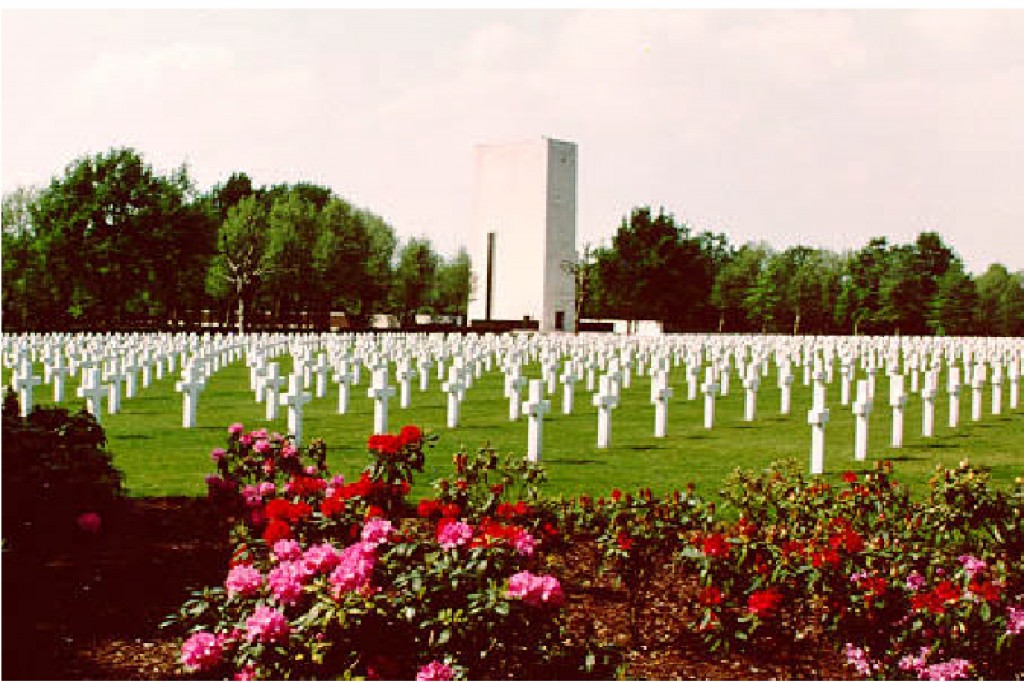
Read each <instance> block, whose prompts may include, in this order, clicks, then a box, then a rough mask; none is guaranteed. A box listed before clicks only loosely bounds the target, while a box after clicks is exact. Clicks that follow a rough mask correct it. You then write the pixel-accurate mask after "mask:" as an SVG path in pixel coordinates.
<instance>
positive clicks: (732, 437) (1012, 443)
mask: <svg viewBox="0 0 1024 682" xmlns="http://www.w3.org/2000/svg"><path fill="white" fill-rule="evenodd" d="M276 361H278V362H280V363H281V369H282V374H285V373H287V372H288V371H290V368H291V367H290V366H291V360H290V357H289V356H287V355H284V356H280V357H278V358H276ZM36 372H37V373H38V374H40V376H41V375H42V367H41V365H37V366H36ZM524 373H525V374H526V375H527V376H528V377H529V378H539V377H540V368H539V366H537V365H534V366H530V367H528V368H526V371H525V372H524ZM432 374H433V372H432ZM177 375H178V373H177V372H175V373H174V375H165V376H164V378H163V379H162V380H160V381H156V380H155V375H154V381H153V383H152V384H151V385H150V386H149V387H148V388H145V389H141V376H140V380H139V385H140V392H139V394H138V395H137V396H136V397H135V398H133V399H131V400H124V399H122V405H121V407H122V410H121V412H120V413H119V414H116V415H108V414H106V413H104V414H103V415H102V423H103V427H104V428H105V429H106V432H107V438H108V445H107V447H108V450H110V451H111V452H112V453H113V454H114V459H115V464H116V465H117V466H118V467H120V468H121V469H122V470H123V471H124V473H125V476H126V483H127V486H128V489H129V492H130V494H131V495H133V496H163V495H200V494H203V493H204V492H205V484H204V482H203V477H204V475H205V474H206V473H210V472H212V471H213V465H212V463H211V462H210V459H209V452H210V450H211V449H212V448H215V447H218V446H221V445H223V444H224V442H225V436H226V428H227V426H228V425H229V424H231V423H232V422H242V423H243V424H245V426H246V427H248V428H259V427H262V426H266V427H267V428H269V429H271V430H277V431H280V432H284V431H285V430H286V428H287V427H286V423H287V422H286V411H285V410H284V409H283V408H282V409H281V411H280V417H279V419H277V420H276V421H274V422H271V423H268V422H266V421H265V419H264V406H263V404H262V403H257V402H255V400H254V398H253V393H252V392H251V391H250V390H249V373H248V368H247V367H246V366H245V364H244V362H242V361H236V362H235V363H234V364H232V365H230V366H228V367H226V368H224V369H222V370H221V371H220V372H218V373H217V374H215V375H214V376H213V377H212V378H211V379H209V380H208V382H207V386H206V389H205V390H204V391H203V393H202V394H201V395H200V398H199V409H198V415H197V419H198V424H199V426H198V427H197V428H194V429H183V428H182V427H181V409H182V398H181V395H180V394H178V393H176V392H175V391H174V382H175V381H176V380H177V378H178V376H177ZM392 377H393V373H392ZM9 380H10V371H9V370H8V369H6V368H5V369H4V371H3V374H2V381H3V383H4V385H6V384H7V382H8V381H9ZM368 385H369V373H368V372H366V371H365V370H364V371H363V373H362V381H361V384H360V385H359V386H354V387H353V388H352V392H351V402H350V406H349V412H348V414H346V415H338V414H337V413H336V411H337V400H338V398H337V387H336V385H335V384H333V383H330V385H329V388H328V392H327V396H326V397H325V398H323V399H316V400H314V401H313V402H311V403H310V404H308V405H307V406H306V411H305V420H304V427H303V429H304V438H305V440H306V441H307V442H308V440H309V439H311V438H314V437H322V438H323V439H324V440H325V441H326V442H327V445H328V448H329V463H330V465H331V468H332V470H334V471H335V472H338V473H342V474H344V475H345V476H346V477H351V476H353V475H355V474H356V473H357V472H358V471H359V470H361V469H362V468H363V467H364V466H365V465H366V463H367V461H368V456H367V453H366V450H365V448H364V444H365V442H366V438H367V436H368V435H369V434H370V432H371V431H372V426H373V403H372V401H371V400H370V399H369V398H367V397H366V389H367V387H368ZM939 385H940V386H942V387H944V386H945V377H942V378H941V381H940V384H939ZM77 386H78V383H77V381H76V380H74V379H72V380H70V381H69V382H68V384H67V389H66V395H67V397H68V400H67V401H66V402H65V405H66V406H67V407H70V408H72V409H78V408H79V407H81V406H82V405H83V404H84V403H83V401H82V400H81V399H78V398H75V397H74V396H75V389H76V388H77ZM502 386H503V375H502V374H501V373H500V372H499V371H497V370H495V371H492V372H490V373H485V374H484V376H483V378H482V379H480V380H477V381H476V382H475V383H474V385H473V387H472V388H470V389H469V391H468V394H467V398H466V401H465V402H464V403H463V406H462V407H463V409H462V418H461V424H460V426H459V427H458V428H457V429H448V428H446V426H445V415H446V395H445V394H443V393H441V391H440V390H439V382H438V381H437V378H436V374H434V375H432V376H431V379H430V389H429V390H428V391H427V392H425V393H421V392H420V391H419V388H418V380H416V381H414V389H413V394H412V405H411V407H410V408H409V409H406V410H402V409H399V407H398V399H397V395H396V397H395V399H394V400H393V401H392V402H391V403H390V408H391V409H390V424H389V426H390V430H391V431H393V432H394V431H397V430H398V428H400V427H401V426H402V425H404V424H417V425H419V426H422V427H424V428H426V429H429V430H432V431H434V432H435V433H437V434H439V435H440V440H439V441H438V443H437V446H436V447H435V448H434V449H433V450H432V451H430V452H429V453H428V456H427V470H426V472H425V474H424V475H422V476H420V477H419V479H418V480H417V482H416V483H417V485H416V488H415V490H414V492H413V494H414V496H415V495H426V494H429V485H430V483H431V482H432V481H433V480H434V479H436V478H438V477H440V476H442V475H447V473H448V472H449V471H450V462H451V456H452V454H454V453H455V452H457V451H459V450H461V449H466V450H468V451H473V450H475V449H476V448H478V447H479V446H481V445H483V444H484V443H487V442H489V443H490V444H491V445H492V446H493V447H495V448H496V449H497V450H498V451H499V452H502V453H506V452H509V453H517V454H523V453H525V451H526V431H527V422H526V419H525V418H523V419H521V420H520V421H518V422H509V421H508V401H507V400H506V399H505V398H504V397H503V396H502V393H501V391H502ZM671 386H672V387H673V388H674V389H675V398H673V400H672V401H671V402H670V404H669V422H668V436H667V437H666V438H661V439H658V438H654V436H653V431H654V407H653V406H652V405H651V404H650V402H649V395H650V383H649V379H648V378H647V377H646V376H645V377H634V379H633V385H632V388H630V389H624V390H623V392H622V403H621V405H620V407H619V408H618V409H617V410H615V411H614V413H613V420H612V422H613V428H612V442H611V447H610V448H609V449H607V450H598V449H597V447H596V441H597V416H596V408H595V407H593V406H592V404H591V401H590V393H589V392H587V391H586V390H585V387H584V385H583V383H582V382H581V383H579V384H577V387H576V410H575V414H573V415H568V416H567V415H563V414H561V405H562V402H561V401H562V395H561V386H559V391H558V392H557V393H555V394H554V395H552V396H550V397H549V399H550V400H551V407H552V411H551V413H550V414H549V415H548V416H547V418H546V419H545V423H544V453H543V457H542V461H543V463H544V465H545V466H546V468H547V471H548V475H549V484H548V487H547V490H548V492H549V494H558V493H566V494H577V493H583V492H586V493H590V494H598V495H600V494H605V493H607V491H609V490H610V489H611V488H613V487H620V488H623V489H631V488H636V487H640V486H650V487H651V488H652V489H654V490H655V491H661V492H665V491H668V490H671V489H675V488H680V487H682V486H685V485H686V483H687V482H691V481H692V482H694V483H696V484H697V489H698V492H699V493H702V494H703V495H705V496H711V495H714V494H715V493H717V491H718V489H719V487H720V484H721V482H722V481H723V480H724V478H725V477H726V476H727V475H728V474H729V473H730V472H731V471H733V470H734V469H735V468H737V467H740V468H750V469H759V468H762V467H764V466H766V465H767V464H769V463H770V462H772V461H774V460H779V459H783V458H792V459H794V460H796V461H797V462H798V463H799V464H800V466H802V467H807V466H808V465H809V459H810V436H811V430H810V427H809V426H808V425H807V423H806V421H807V419H806V417H807V410H808V408H809V406H810V401H811V394H810V387H805V386H803V385H802V381H801V377H800V374H799V372H798V373H797V379H796V381H795V382H794V384H793V396H792V406H793V407H792V412H791V414H790V415H788V416H782V415H780V414H779V390H778V389H777V388H776V387H775V373H774V368H773V369H772V371H771V372H770V374H769V376H768V377H766V378H765V379H764V380H763V382H762V386H761V390H760V392H759V394H758V419H757V421H755V422H752V423H747V422H744V421H743V390H742V386H741V384H740V382H739V380H738V378H737V377H736V376H735V375H734V376H733V379H732V385H731V390H730V394H729V395H728V396H726V397H722V398H719V400H718V403H717V417H716V424H715V428H714V429H712V430H710V431H709V430H705V429H704V428H703V397H702V396H701V395H700V394H699V393H698V399H697V400H694V401H687V400H686V384H685V380H684V373H683V371H682V368H681V367H677V368H674V369H673V372H672V374H671ZM907 386H908V388H909V381H908V382H907ZM839 390H840V389H839V382H838V376H837V380H836V382H835V383H834V384H833V385H832V386H831V387H830V388H829V398H828V406H829V409H830V410H831V420H830V422H829V423H828V426H827V429H826V450H825V468H826V473H827V475H828V476H832V477H835V476H837V475H838V474H840V473H842V472H843V471H845V470H848V469H851V470H854V471H858V470H863V469H867V468H870V467H871V466H872V461H873V460H880V459H888V460H891V461H892V462H894V465H895V468H896V475H897V478H899V479H900V480H901V481H904V482H906V483H908V484H910V485H911V487H912V488H913V489H914V490H916V491H918V492H920V491H921V490H923V488H924V484H925V481H926V480H927V478H928V476H929V475H930V474H931V472H932V471H933V469H934V467H935V465H936V464H939V463H941V464H945V465H953V464H956V463H957V462H959V461H960V460H962V459H964V458H969V459H970V460H971V461H972V462H973V463H976V464H981V465H984V466H987V467H989V468H990V469H991V472H992V476H993V479H994V480H995V481H997V482H999V483H1002V484H1006V483H1009V482H1011V481H1012V480H1013V479H1014V477H1016V476H1021V475H1024V410H1022V409H1021V408H1020V407H1018V409H1017V410H1015V411H1010V410H1009V408H1008V402H1009V401H1008V386H1007V385H1004V387H1003V392H1004V397H1003V414H1002V415H999V416H993V415H991V414H989V411H990V408H991V393H990V390H989V389H986V392H985V400H984V406H985V410H984V417H983V419H982V420H981V421H980V422H972V421H971V419H970V392H969V391H965V392H964V393H963V394H962V396H961V401H960V402H961V412H960V415H961V417H960V420H961V421H960V427H959V428H958V429H956V430H952V429H950V428H948V426H947V410H948V402H947V401H948V398H947V396H946V393H945V391H944V390H941V391H940V394H939V398H938V400H937V402H936V415H935V417H936V418H935V423H936V429H935V431H936V434H935V436H934V437H932V438H928V439H926V438H923V437H922V436H921V435H920V434H921V401H920V399H919V397H918V396H917V395H911V396H910V401H909V403H908V406H907V411H906V416H905V422H904V423H905V430H904V447H903V448H902V449H899V450H894V449H891V448H890V447H889V438H890V428H891V419H892V410H891V409H890V408H889V407H888V405H887V403H888V400H887V398H888V393H889V389H888V381H887V380H886V378H885V377H884V376H881V375H880V376H879V380H878V382H877V388H876V405H875V410H874V411H873V412H872V414H871V431H870V447H869V453H868V461H867V462H866V463H857V462H856V461H855V460H854V459H853V439H854V436H853V432H854V421H853V415H852V412H851V409H850V408H849V407H842V406H840V404H839ZM525 393H526V392H525V391H524V397H525ZM36 402H37V403H42V404H49V403H51V402H52V388H51V387H50V386H48V385H41V386H40V387H38V388H37V390H36ZM105 410H106V404H105V401H104V412H105ZM858 464H860V466H858Z"/></svg>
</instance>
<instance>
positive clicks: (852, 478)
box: [843, 471, 857, 483]
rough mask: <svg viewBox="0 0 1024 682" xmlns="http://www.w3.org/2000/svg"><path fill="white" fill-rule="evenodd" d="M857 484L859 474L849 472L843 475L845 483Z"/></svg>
mask: <svg viewBox="0 0 1024 682" xmlns="http://www.w3.org/2000/svg"><path fill="white" fill-rule="evenodd" d="M856 482H857V474H855V473H853V472H852V471H847V472H844V473H843V483H856Z"/></svg>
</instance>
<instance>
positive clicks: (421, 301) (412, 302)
mask: <svg viewBox="0 0 1024 682" xmlns="http://www.w3.org/2000/svg"><path fill="white" fill-rule="evenodd" d="M440 261H441V259H440V257H439V256H438V255H437V253H436V252H435V251H434V249H433V247H432V246H431V244H430V240H429V239H416V238H413V239H410V240H409V241H408V242H406V243H405V245H404V246H403V247H402V248H401V250H400V251H399V253H398V265H397V266H396V268H395V271H394V283H393V288H392V293H393V296H394V311H395V313H396V314H398V316H399V318H400V319H401V321H402V324H403V325H408V324H411V323H413V322H415V319H416V314H417V313H426V312H430V311H431V310H432V309H433V306H432V304H433V302H434V300H435V298H436V295H437V294H436V292H437V282H436V277H437V271H438V268H439V265H440Z"/></svg>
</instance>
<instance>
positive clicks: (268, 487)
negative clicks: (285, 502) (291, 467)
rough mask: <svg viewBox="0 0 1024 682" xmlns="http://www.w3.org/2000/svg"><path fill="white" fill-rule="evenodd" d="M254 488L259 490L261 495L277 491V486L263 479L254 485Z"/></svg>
mask: <svg viewBox="0 0 1024 682" xmlns="http://www.w3.org/2000/svg"><path fill="white" fill-rule="evenodd" d="M256 489H257V490H259V492H260V496H261V497H266V496H267V495H273V494H274V493H276V492H277V486H276V485H274V484H273V483H271V482H270V481H264V482H263V483H260V484H259V485H258V486H256Z"/></svg>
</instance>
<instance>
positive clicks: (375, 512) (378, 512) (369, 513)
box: [364, 505, 384, 519]
mask: <svg viewBox="0 0 1024 682" xmlns="http://www.w3.org/2000/svg"><path fill="white" fill-rule="evenodd" d="M383 516H384V510H383V509H381V508H380V507H378V506H377V505H371V506H370V508H369V509H367V510H366V516H365V517H364V518H367V519H372V518H377V517H383Z"/></svg>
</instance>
